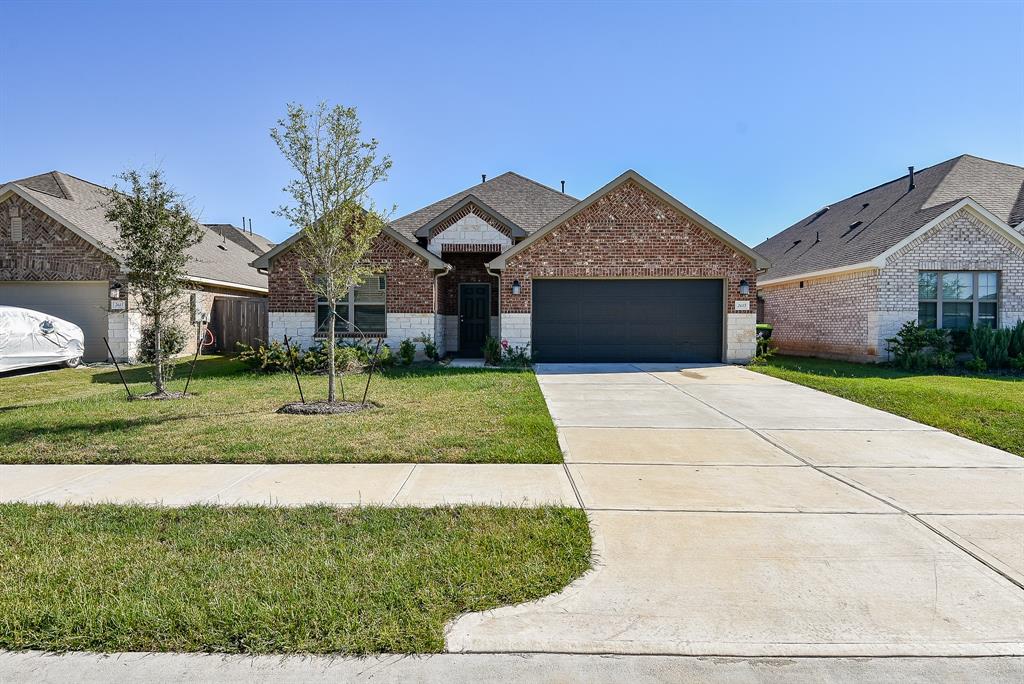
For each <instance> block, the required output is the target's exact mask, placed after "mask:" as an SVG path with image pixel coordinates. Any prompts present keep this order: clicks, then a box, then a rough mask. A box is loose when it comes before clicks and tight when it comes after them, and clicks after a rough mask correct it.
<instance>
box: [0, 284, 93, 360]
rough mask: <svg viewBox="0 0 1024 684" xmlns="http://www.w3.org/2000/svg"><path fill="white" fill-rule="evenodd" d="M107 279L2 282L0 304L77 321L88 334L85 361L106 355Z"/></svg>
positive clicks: (73, 321) (76, 323)
mask: <svg viewBox="0 0 1024 684" xmlns="http://www.w3.org/2000/svg"><path fill="white" fill-rule="evenodd" d="M107 297H108V286H107V283H106V282H78V281H53V282H35V283H33V282H0V305H4V306H17V307H21V308H23V309H32V310H33V311H41V312H43V313H45V314H49V315H51V316H56V317H57V318H62V319H64V320H65V321H69V322H71V323H74V324H75V325H77V326H78V327H79V328H81V329H82V332H83V333H84V335H85V353H84V355H83V357H82V358H83V360H85V361H103V360H105V359H106V358H107V351H106V347H105V346H104V344H103V338H104V337H105V336H106V335H107Z"/></svg>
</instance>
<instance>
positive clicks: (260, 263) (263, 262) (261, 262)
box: [249, 226, 448, 269]
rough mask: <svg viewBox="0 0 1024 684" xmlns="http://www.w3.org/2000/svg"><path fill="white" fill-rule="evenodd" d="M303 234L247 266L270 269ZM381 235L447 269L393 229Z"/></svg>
mask: <svg viewBox="0 0 1024 684" xmlns="http://www.w3.org/2000/svg"><path fill="white" fill-rule="evenodd" d="M303 232H304V231H301V230H300V231H297V232H295V233H293V234H292V236H291V237H289V238H288V239H287V240H285V241H284V242H282V243H281V244H279V245H277V246H275V247H274V248H273V249H272V250H270V251H269V252H266V253H264V254H261V255H260V256H258V257H256V258H255V259H254V260H252V261H251V262H249V265H250V266H252V267H253V268H270V261H271V260H272V259H273V258H274V257H276V256H278V255H279V254H282V253H283V252H287V251H288V250H290V249H291V248H292V247H293V246H294V245H295V243H296V242H298V241H299V239H300V238H301V237H302V235H303ZM381 235H386V236H388V237H389V238H391V239H392V240H394V241H395V242H397V243H398V244H400V245H402V246H403V247H405V248H406V249H408V250H409V251H410V252H412V253H413V254H415V255H416V256H419V257H421V258H422V259H424V260H425V261H426V262H427V265H428V266H430V268H436V269H444V268H448V265H447V264H446V263H444V262H443V261H442V260H441V259H439V258H438V257H437V255H435V254H431V253H430V252H428V251H427V250H425V249H423V248H422V247H420V246H419V245H418V244H416V243H415V242H410V241H409V239H408V238H406V237H405V236H404V235H402V234H401V233H399V232H397V231H396V230H395V229H394V228H391V227H390V226H384V230H382V231H381Z"/></svg>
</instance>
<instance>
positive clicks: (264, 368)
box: [237, 342, 301, 373]
mask: <svg viewBox="0 0 1024 684" xmlns="http://www.w3.org/2000/svg"><path fill="white" fill-rule="evenodd" d="M237 347H238V360H239V361H241V362H242V363H243V364H245V365H246V366H248V367H249V368H251V369H252V370H254V371H257V372H260V373H280V372H281V371H288V370H291V369H292V364H298V361H299V359H300V357H301V354H300V352H299V351H298V350H297V349H296V348H295V347H292V353H291V356H290V357H289V355H288V350H287V349H285V346H284V345H283V344H281V343H280V342H271V343H270V346H269V347H265V346H263V345H262V344H261V345H260V346H259V347H250V346H249V345H247V344H242V343H241V342H239V343H238V345H237Z"/></svg>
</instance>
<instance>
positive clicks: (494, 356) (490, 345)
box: [481, 337, 502, 366]
mask: <svg viewBox="0 0 1024 684" xmlns="http://www.w3.org/2000/svg"><path fill="white" fill-rule="evenodd" d="M481 351H482V352H483V353H484V362H485V363H487V364H488V365H491V366H498V365H500V364H501V352H502V349H501V344H499V343H498V340H496V339H494V338H493V337H488V338H487V339H486V340H484V346H483V347H482V348H481Z"/></svg>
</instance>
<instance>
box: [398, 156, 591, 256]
mask: <svg viewBox="0 0 1024 684" xmlns="http://www.w3.org/2000/svg"><path fill="white" fill-rule="evenodd" d="M467 195H475V196H476V197H479V198H480V200H481V201H483V202H485V203H487V204H488V205H489V206H491V207H494V210H495V211H499V212H501V213H502V214H503V215H505V216H507V217H508V219H509V220H510V221H514V222H515V223H516V225H518V226H519V227H520V228H522V229H523V230H524V231H526V233H527V234H530V233H533V232H535V231H537V230H539V229H540V228H542V227H544V225H546V224H547V223H548V222H549V221H550V220H551V219H553V218H555V217H557V216H560V215H562V214H563V213H565V212H566V211H568V210H569V208H571V207H572V206H574V205H575V204H577V203H578V202H579V200H578V199H576V198H575V197H572V196H571V195H565V194H562V193H561V192H559V191H558V190H555V189H553V188H549V187H547V186H546V185H541V184H540V183H538V182H537V181H533V180H530V179H529V178H525V177H523V176H520V175H519V174H518V173H513V172H511V171H509V172H507V173H503V174H501V175H500V176H497V177H495V178H492V179H490V180H488V181H487V182H485V183H478V184H477V185H474V186H473V187H471V188H466V189H465V190H463V191H461V192H457V193H455V194H454V195H451V196H450V197H445V198H444V199H443V200H439V201H437V202H434V203H433V204H429V205H427V206H425V207H423V208H422V209H418V210H416V211H414V212H412V213H411V214H406V215H405V216H402V217H401V218H397V219H395V220H394V221H392V222H391V227H392V228H394V229H395V230H397V231H398V232H399V233H401V234H402V235H404V236H406V237H407V238H409V239H410V240H412V241H413V242H415V241H416V230H417V229H418V228H421V227H422V226H424V225H425V224H426V223H428V222H429V221H430V220H431V219H433V218H435V217H437V216H438V215H439V214H441V213H442V212H444V211H445V210H447V209H449V208H451V206H452V205H453V204H455V203H456V202H459V201H460V200H462V199H463V198H465V197H466V196H467Z"/></svg>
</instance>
